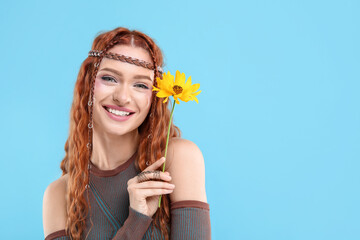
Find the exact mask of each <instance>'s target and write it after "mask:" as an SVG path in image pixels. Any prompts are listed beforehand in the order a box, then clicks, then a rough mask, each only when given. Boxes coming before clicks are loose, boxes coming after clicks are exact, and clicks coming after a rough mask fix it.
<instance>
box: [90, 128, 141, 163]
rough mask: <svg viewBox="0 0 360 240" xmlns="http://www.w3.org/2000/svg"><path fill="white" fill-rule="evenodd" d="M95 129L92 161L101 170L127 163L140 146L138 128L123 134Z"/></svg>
mask: <svg viewBox="0 0 360 240" xmlns="http://www.w3.org/2000/svg"><path fill="white" fill-rule="evenodd" d="M93 130H94V131H93V150H92V155H91V162H92V163H93V164H94V165H95V166H96V167H97V168H99V169H101V170H111V169H114V168H116V167H117V166H120V165H121V164H123V163H125V162H126V161H127V160H128V159H129V158H130V157H131V156H132V155H133V154H134V152H135V151H136V150H137V148H138V146H139V142H140V135H139V132H138V129H135V130H134V131H132V132H129V133H127V134H125V135H122V136H119V135H109V134H108V133H105V132H97V131H96V130H95V129H93Z"/></svg>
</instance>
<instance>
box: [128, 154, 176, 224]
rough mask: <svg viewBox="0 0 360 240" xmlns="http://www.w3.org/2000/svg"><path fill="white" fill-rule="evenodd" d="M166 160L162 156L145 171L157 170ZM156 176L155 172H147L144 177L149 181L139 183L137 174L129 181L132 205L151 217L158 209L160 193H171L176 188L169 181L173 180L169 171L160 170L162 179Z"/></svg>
mask: <svg viewBox="0 0 360 240" xmlns="http://www.w3.org/2000/svg"><path fill="white" fill-rule="evenodd" d="M164 161H165V158H164V157H162V158H160V159H159V160H157V161H156V162H154V163H153V164H152V165H150V166H148V167H147V168H145V169H144V171H143V172H145V171H155V170H156V169H158V168H159V167H160V166H161V165H162V164H163V163H164ZM156 176H158V175H156V174H154V173H145V176H143V177H144V178H145V177H146V178H147V179H149V180H148V181H144V182H140V183H139V179H138V176H135V177H133V178H131V179H129V181H128V182H127V185H128V187H127V190H128V192H129V198H130V207H131V208H132V209H134V210H136V211H138V212H140V213H142V214H144V215H147V216H149V217H152V216H153V215H154V214H155V212H156V210H157V209H158V205H159V197H160V195H164V194H169V193H171V192H172V191H173V190H174V188H175V185H174V184H170V183H168V181H170V180H171V177H170V175H169V173H167V172H162V171H160V179H159V177H157V178H156ZM153 179H154V180H153ZM164 181H165V182H164Z"/></svg>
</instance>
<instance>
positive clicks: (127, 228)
mask: <svg viewBox="0 0 360 240" xmlns="http://www.w3.org/2000/svg"><path fill="white" fill-rule="evenodd" d="M161 66H163V57H162V53H161V50H160V49H159V47H158V46H157V45H156V44H155V43H154V41H153V40H152V39H151V38H150V37H148V36H147V35H145V34H143V33H141V32H139V31H130V30H128V29H126V28H116V29H114V30H112V31H109V32H105V33H102V34H100V35H99V36H97V37H96V39H95V41H94V43H93V46H92V51H90V52H89V57H88V58H86V59H85V61H84V62H83V64H82V65H81V68H80V71H79V74H78V78H77V81H76V85H75V91H74V99H73V104H72V107H71V122H70V131H69V137H68V140H67V141H66V143H65V151H66V155H65V157H64V159H63V160H62V162H61V169H62V171H63V174H62V176H61V177H60V178H59V179H57V180H56V181H54V182H52V183H51V184H50V185H49V186H48V187H47V189H46V190H45V193H44V197H43V225H44V235H45V239H46V240H51V239H210V238H211V233H210V232H211V227H210V215H209V204H208V203H207V199H206V193H205V167H204V159H203V156H202V153H201V151H200V150H199V148H198V147H197V146H196V145H195V144H194V143H193V142H191V141H189V140H185V139H182V138H181V132H180V130H179V128H178V127H176V126H175V125H174V124H171V129H170V141H169V146H168V153H167V159H166V164H165V172H162V171H159V170H162V166H163V164H164V162H165V161H164V160H165V159H164V158H163V157H162V156H164V153H165V145H166V137H167V125H168V122H169V119H170V111H169V109H168V102H170V101H167V103H163V101H162V99H159V98H158V97H156V96H155V94H156V92H153V91H152V86H153V85H154V86H157V85H156V77H159V78H162V68H161ZM160 196H162V198H161V207H160V208H159V206H158V203H159V198H160Z"/></svg>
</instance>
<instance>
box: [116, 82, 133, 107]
mask: <svg viewBox="0 0 360 240" xmlns="http://www.w3.org/2000/svg"><path fill="white" fill-rule="evenodd" d="M113 100H114V101H117V102H119V103H120V104H126V103H129V102H130V101H131V92H130V90H129V89H128V87H126V86H124V85H122V86H118V88H117V89H116V91H115V92H114V94H113Z"/></svg>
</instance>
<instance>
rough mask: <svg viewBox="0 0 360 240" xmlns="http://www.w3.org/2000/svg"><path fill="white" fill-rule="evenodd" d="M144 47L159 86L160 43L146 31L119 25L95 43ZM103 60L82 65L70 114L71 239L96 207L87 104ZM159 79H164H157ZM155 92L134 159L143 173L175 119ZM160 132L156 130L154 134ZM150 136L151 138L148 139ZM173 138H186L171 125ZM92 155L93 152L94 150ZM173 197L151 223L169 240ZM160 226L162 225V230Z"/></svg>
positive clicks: (66, 162) (66, 170)
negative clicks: (92, 202) (91, 181)
mask: <svg viewBox="0 0 360 240" xmlns="http://www.w3.org/2000/svg"><path fill="white" fill-rule="evenodd" d="M121 44H122V45H127V46H133V47H141V48H143V49H145V50H147V51H148V52H149V54H150V56H151V57H152V59H153V64H154V66H155V70H154V86H157V82H156V77H159V78H162V76H161V75H160V74H159V73H158V72H157V71H156V67H157V66H161V67H162V66H163V55H162V52H161V50H160V48H159V47H158V46H157V45H156V44H155V42H154V41H153V40H152V39H151V38H150V37H149V36H147V35H145V34H144V33H142V32H139V31H136V30H133V31H130V30H129V29H127V28H123V27H119V28H115V29H114V30H112V31H108V32H105V33H101V34H100V35H98V36H97V37H96V38H95V40H94V42H93V45H92V48H91V49H92V50H102V51H103V52H106V51H108V50H109V49H110V48H112V47H113V46H115V45H121ZM101 60H102V57H88V58H86V59H85V60H84V62H83V63H82V65H81V67H80V71H79V74H78V77H77V80H76V83H75V89H74V98H73V102H72V106H71V110H70V126H69V137H68V139H67V141H66V143H65V152H66V154H65V157H64V158H63V160H62V161H61V164H60V168H61V170H62V175H65V174H68V186H67V196H66V197H67V214H68V217H67V222H66V230H67V232H68V233H69V235H70V237H71V238H72V239H80V238H81V236H82V233H83V232H84V229H85V227H86V224H85V221H86V216H87V214H88V211H89V209H91V206H90V204H89V202H87V201H86V198H85V195H84V193H85V192H87V193H88V191H87V190H88V188H87V184H88V183H89V172H88V164H89V161H90V157H91V149H92V146H91V144H90V145H89V146H87V144H88V143H89V142H90V143H92V129H91V128H88V124H89V123H90V122H91V123H92V104H88V101H89V99H92V96H93V86H94V81H95V76H96V74H97V66H99V63H100V62H101ZM158 75H159V76H158ZM155 94H156V93H154V92H153V94H152V104H151V108H150V110H149V113H148V115H147V117H146V118H145V120H144V122H143V123H142V124H141V125H140V126H139V128H138V130H139V134H140V145H139V148H138V155H137V159H136V161H135V164H136V167H137V168H138V169H140V170H141V171H143V170H144V169H145V168H146V167H147V165H146V161H149V163H150V164H152V163H154V162H155V161H156V160H158V159H159V158H160V157H162V153H163V152H164V151H165V145H166V137H167V124H168V123H169V120H170V110H169V108H168V103H169V101H167V103H163V102H162V101H161V99H160V100H158V98H157V97H155ZM152 129H156V131H152ZM149 136H150V137H149ZM170 137H181V131H180V129H179V128H178V127H177V126H175V125H174V124H173V123H171V128H170ZM88 147H89V149H90V151H89V149H88ZM169 205H170V198H169V195H163V197H162V201H161V207H160V208H159V209H158V210H157V212H156V213H155V214H154V216H153V218H154V219H155V221H153V222H152V224H154V222H155V226H156V227H158V229H160V230H161V232H162V234H163V236H164V237H165V239H166V240H168V239H169V236H170V228H169V223H170V210H169V209H170V206H169ZM158 223H160V226H158Z"/></svg>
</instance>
